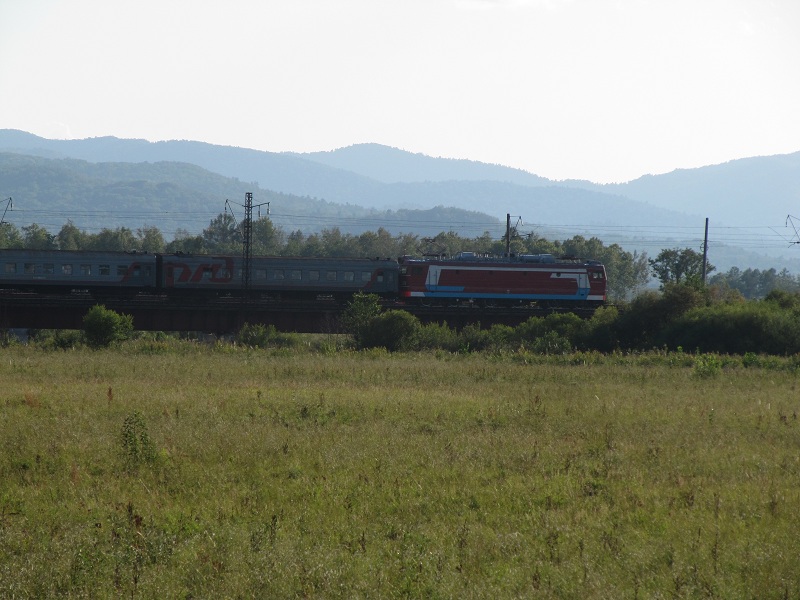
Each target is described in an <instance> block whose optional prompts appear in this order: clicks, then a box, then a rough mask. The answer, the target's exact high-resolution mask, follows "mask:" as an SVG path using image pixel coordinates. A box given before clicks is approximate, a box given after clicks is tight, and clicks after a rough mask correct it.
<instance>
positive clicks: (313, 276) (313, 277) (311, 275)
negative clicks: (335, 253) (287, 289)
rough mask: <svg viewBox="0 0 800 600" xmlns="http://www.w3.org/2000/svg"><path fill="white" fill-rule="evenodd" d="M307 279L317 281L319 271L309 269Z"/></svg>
mask: <svg viewBox="0 0 800 600" xmlns="http://www.w3.org/2000/svg"><path fill="white" fill-rule="evenodd" d="M308 279H309V281H319V271H309V272H308Z"/></svg>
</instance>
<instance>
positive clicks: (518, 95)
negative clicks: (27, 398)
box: [0, 0, 800, 183]
mask: <svg viewBox="0 0 800 600" xmlns="http://www.w3.org/2000/svg"><path fill="white" fill-rule="evenodd" d="M0 128H2V129H20V130H23V131H28V132H30V133H34V134H36V135H39V136H42V137H47V138H59V139H79V138H88V137H100V136H116V137H119V138H138V139H147V140H151V141H158V140H171V139H186V140H197V141H204V142H209V143H213V144H221V145H227V146H239V147H245V148H254V149H258V150H267V151H271V152H283V151H291V152H311V151H320V150H334V149H336V148H341V147H345V146H349V145H351V144H358V143H379V144H384V145H387V146H391V147H395V148H400V149H403V150H407V151H409V152H415V153H422V154H426V155H429V156H441V157H447V158H466V159H471V160H478V161H483V162H488V163H495V164H502V165H506V166H511V167H517V168H520V169H524V170H526V171H530V172H532V173H535V174H537V175H541V176H544V177H548V178H550V179H558V180H561V179H588V180H591V181H595V182H598V183H606V182H622V181H629V180H631V179H635V178H636V177H639V176H641V175H645V174H648V173H651V174H658V173H666V172H669V171H672V170H674V169H677V168H693V167H699V166H705V165H710V164H718V163H723V162H726V161H728V160H733V159H737V158H744V157H749V156H767V155H773V154H785V153H791V152H796V151H800V1H799V0H280V1H279V0H225V2H223V1H221V0H218V1H215V2H212V1H208V0H114V1H109V0H0Z"/></svg>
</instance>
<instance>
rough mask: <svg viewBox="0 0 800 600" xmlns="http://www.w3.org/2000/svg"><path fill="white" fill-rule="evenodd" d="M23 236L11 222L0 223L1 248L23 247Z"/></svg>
mask: <svg viewBox="0 0 800 600" xmlns="http://www.w3.org/2000/svg"><path fill="white" fill-rule="evenodd" d="M22 245H23V241H22V236H21V235H20V233H19V229H17V228H16V227H15V226H14V225H12V224H11V223H0V248H22Z"/></svg>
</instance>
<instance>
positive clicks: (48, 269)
mask: <svg viewBox="0 0 800 600" xmlns="http://www.w3.org/2000/svg"><path fill="white" fill-rule="evenodd" d="M55 270H56V268H55V265H53V263H44V264H43V265H42V273H44V274H45V275H52V274H53V273H55Z"/></svg>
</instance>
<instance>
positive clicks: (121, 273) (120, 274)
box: [117, 265, 128, 277]
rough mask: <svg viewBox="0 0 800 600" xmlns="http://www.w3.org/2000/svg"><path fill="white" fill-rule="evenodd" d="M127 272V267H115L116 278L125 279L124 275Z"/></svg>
mask: <svg viewBox="0 0 800 600" xmlns="http://www.w3.org/2000/svg"><path fill="white" fill-rule="evenodd" d="M127 272H128V266H127V265H117V277H125V274H126V273H127Z"/></svg>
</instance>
